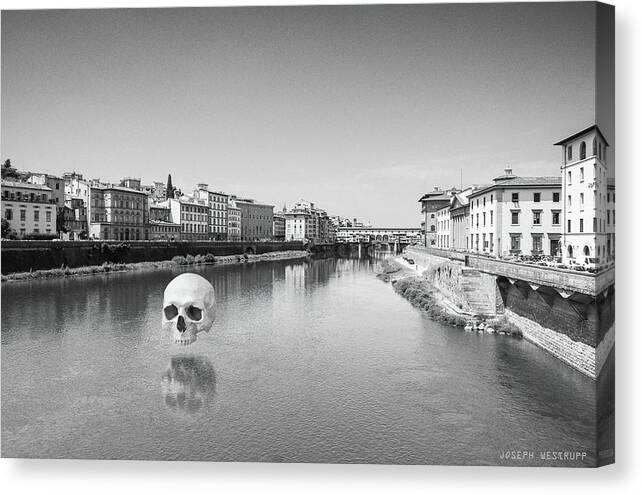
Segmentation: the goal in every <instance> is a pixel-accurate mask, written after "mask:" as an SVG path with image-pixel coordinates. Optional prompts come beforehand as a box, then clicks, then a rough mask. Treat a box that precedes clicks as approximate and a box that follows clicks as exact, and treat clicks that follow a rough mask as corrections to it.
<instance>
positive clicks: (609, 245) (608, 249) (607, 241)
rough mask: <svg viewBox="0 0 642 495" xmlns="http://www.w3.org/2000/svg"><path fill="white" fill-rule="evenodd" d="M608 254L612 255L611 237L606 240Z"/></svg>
mask: <svg viewBox="0 0 642 495" xmlns="http://www.w3.org/2000/svg"><path fill="white" fill-rule="evenodd" d="M606 255H607V256H611V239H607V240H606Z"/></svg>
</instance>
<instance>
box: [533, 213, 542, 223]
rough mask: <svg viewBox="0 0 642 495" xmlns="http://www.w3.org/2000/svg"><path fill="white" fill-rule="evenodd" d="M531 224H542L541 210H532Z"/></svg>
mask: <svg viewBox="0 0 642 495" xmlns="http://www.w3.org/2000/svg"><path fill="white" fill-rule="evenodd" d="M533 225H542V212H541V211H534V212H533Z"/></svg>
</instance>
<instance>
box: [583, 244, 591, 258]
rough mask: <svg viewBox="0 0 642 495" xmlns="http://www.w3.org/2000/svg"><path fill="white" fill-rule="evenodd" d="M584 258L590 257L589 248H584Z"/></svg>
mask: <svg viewBox="0 0 642 495" xmlns="http://www.w3.org/2000/svg"><path fill="white" fill-rule="evenodd" d="M584 256H591V248H590V247H588V246H584Z"/></svg>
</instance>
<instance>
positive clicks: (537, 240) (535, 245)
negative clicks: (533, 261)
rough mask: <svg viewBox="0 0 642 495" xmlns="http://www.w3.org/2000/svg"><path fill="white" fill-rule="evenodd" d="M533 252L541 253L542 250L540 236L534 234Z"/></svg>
mask: <svg viewBox="0 0 642 495" xmlns="http://www.w3.org/2000/svg"><path fill="white" fill-rule="evenodd" d="M533 252H535V253H541V252H542V236H541V235H534V236H533Z"/></svg>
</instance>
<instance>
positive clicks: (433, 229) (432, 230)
mask: <svg viewBox="0 0 642 495" xmlns="http://www.w3.org/2000/svg"><path fill="white" fill-rule="evenodd" d="M434 231H435V226H434V225H431V226H430V232H434ZM433 244H434V243H433Z"/></svg>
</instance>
